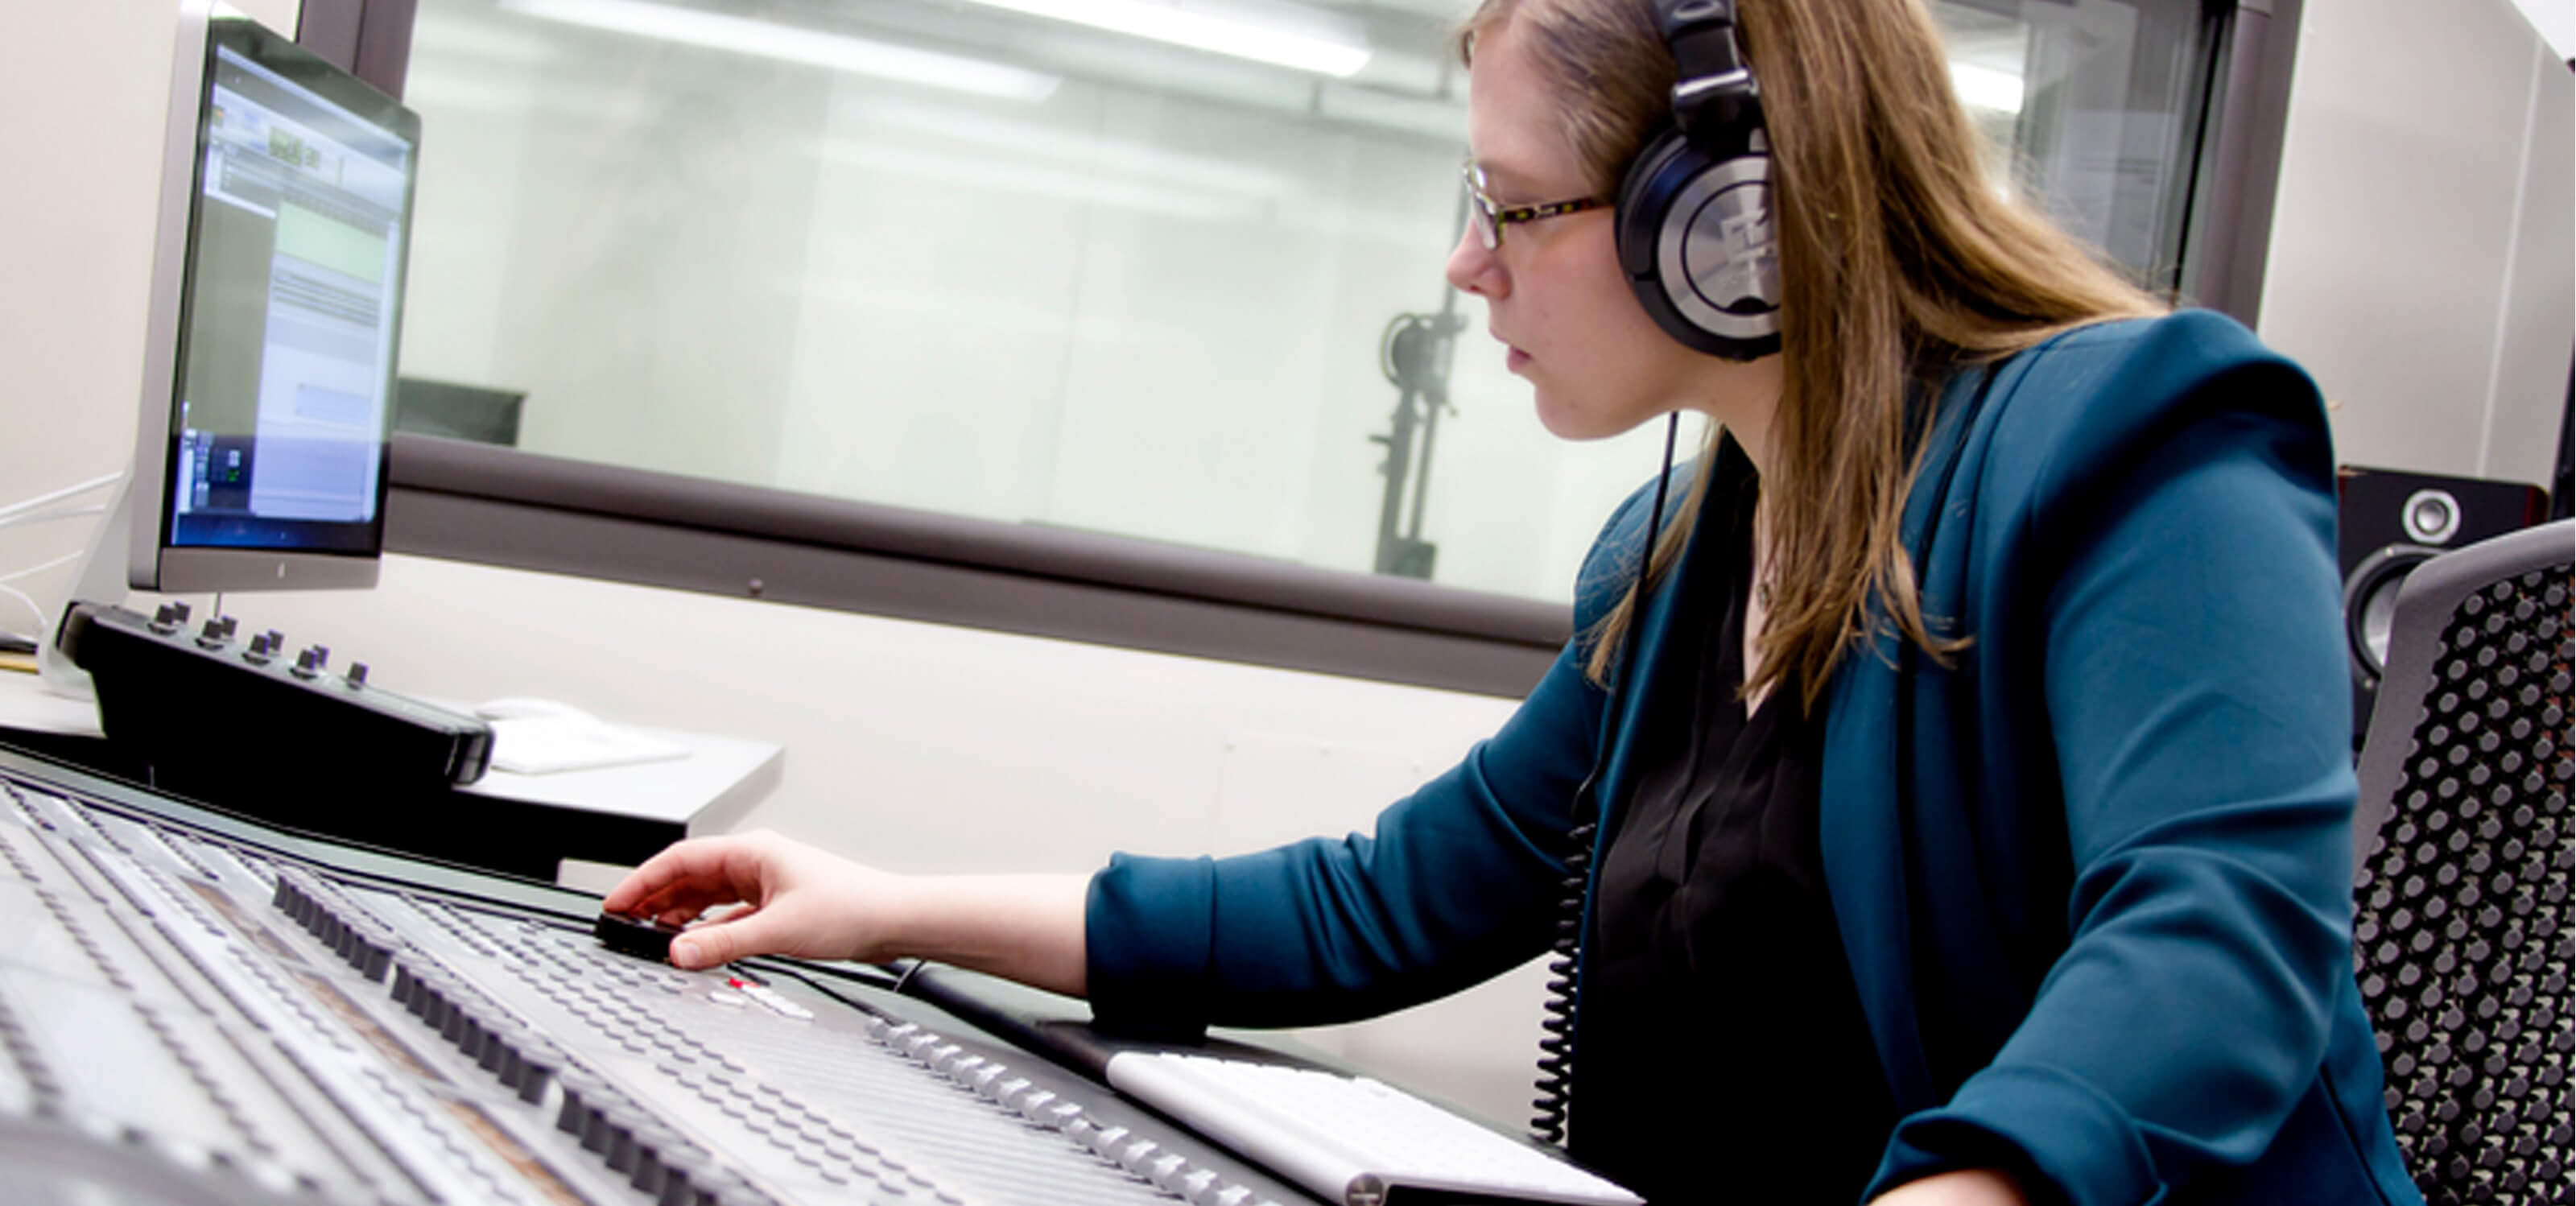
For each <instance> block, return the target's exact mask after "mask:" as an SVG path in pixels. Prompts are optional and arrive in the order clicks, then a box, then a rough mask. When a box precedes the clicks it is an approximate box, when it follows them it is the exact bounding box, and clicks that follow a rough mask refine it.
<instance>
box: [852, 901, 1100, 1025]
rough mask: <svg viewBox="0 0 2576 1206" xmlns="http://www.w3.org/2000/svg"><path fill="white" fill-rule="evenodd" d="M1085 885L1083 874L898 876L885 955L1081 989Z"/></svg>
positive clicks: (1074, 992) (1070, 991)
mask: <svg viewBox="0 0 2576 1206" xmlns="http://www.w3.org/2000/svg"><path fill="white" fill-rule="evenodd" d="M1090 884H1091V877H1090V876H1088V875H942V876H919V877H905V879H904V880H903V881H902V886H901V888H900V890H899V891H898V892H896V893H895V894H894V895H895V901H894V903H893V907H892V909H891V910H890V913H891V915H890V916H889V917H888V918H887V921H888V925H887V933H886V936H885V946H886V948H887V949H886V951H885V954H886V955H887V956H888V957H899V956H907V955H908V956H913V957H916V958H922V959H935V960H937V961H939V962H941V963H951V964H955V965H957V966H959V967H965V968H972V969H974V970H976V971H980V972H988V973H990V974H993V975H997V976H1002V977H1004V978H1006V979H1011V980H1017V981H1019V982H1021V983H1023V984H1028V985H1031V986H1034V987H1037V988H1043V989H1046V990H1048V991H1050V992H1060V993H1065V994H1067V995H1070V996H1077V997H1078V996H1081V995H1083V990H1084V980H1085V976H1084V955H1085V948H1084V946H1083V932H1082V927H1083V904H1084V898H1085V893H1087V892H1088V890H1089V888H1090Z"/></svg>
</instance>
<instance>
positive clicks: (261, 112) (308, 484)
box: [37, 0, 420, 698]
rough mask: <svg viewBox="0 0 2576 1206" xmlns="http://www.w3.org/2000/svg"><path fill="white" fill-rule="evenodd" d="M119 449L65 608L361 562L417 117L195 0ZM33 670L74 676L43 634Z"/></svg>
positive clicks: (175, 86) (82, 677) (386, 386)
mask: <svg viewBox="0 0 2576 1206" xmlns="http://www.w3.org/2000/svg"><path fill="white" fill-rule="evenodd" d="M178 29H179V36H178V48H177V51H176V53H175V54H174V55H173V56H172V58H173V66H172V69H171V80H170V112H169V121H168V124H167V126H166V136H165V143H164V146H163V158H162V162H161V196H160V206H159V213H158V219H157V222H156V224H155V227H154V231H153V264H152V282H151V294H150V299H151V300H150V308H149V311H148V317H147V322H146V326H145V338H144V356H143V401H142V408H141V412H140V415H139V418H138V421H137V423H136V429H135V438H134V445H135V447H134V470H133V472H132V474H131V475H129V476H128V477H127V479H126V481H125V483H124V484H123V486H122V487H121V488H120V489H119V490H118V491H117V496H116V502H115V504H114V505H113V507H111V508H110V512H109V515H108V518H107V522H106V523H103V524H101V525H100V526H99V529H98V534H97V536H96V537H95V538H94V539H93V540H92V541H91V542H90V547H89V550H88V553H87V555H86V557H85V558H84V559H83V562H82V565H81V568H80V571H79V574H78V577H77V579H76V580H75V581H74V583H73V585H72V593H71V596H70V598H69V599H68V600H66V604H65V610H66V612H67V613H68V611H69V609H70V608H71V607H72V606H76V605H78V604H81V603H98V604H111V605H112V604H117V603H122V602H124V600H125V598H126V591H127V590H128V589H129V588H130V589H139V590H152V591H159V592H162V593H164V594H195V593H206V592H218V591H241V590H318V589H331V588H351V587H369V586H373V585H375V583H376V566H377V558H378V555H379V554H380V553H381V551H382V550H383V547H384V520H385V485H386V482H385V479H386V472H385V470H386V453H387V450H388V449H389V447H390V444H389V442H388V436H389V435H390V433H391V429H392V420H393V411H394V370H395V363H396V360H397V349H398V337H399V336H400V334H401V331H402V296H403V270H404V265H405V260H406V257H407V255H408V253H409V250H410V244H411V206H412V185H413V181H414V178H415V176H416V167H417V164H418V161H419V152H420V119H419V118H418V117H417V116H415V115H414V114H413V113H412V112H411V111H410V110H408V109H405V108H403V107H402V106H401V105H400V104H398V103H396V102H394V101H393V100H391V99H389V98H387V97H386V96H385V95H384V94H382V93H379V92H377V91H376V90H374V89H373V88H370V87H368V86H367V85H366V84H364V83H362V82H360V81H359V80H358V79H357V78H356V77H355V76H352V75H350V74H348V73H347V72H344V71H342V70H340V69H339V68H336V67H333V66H332V65H331V64H329V63H328V62H325V61H324V60H322V59H320V58H317V57H315V56H313V55H312V54H309V53H307V52H305V51H304V50H302V49H300V48H298V47H297V46H296V45H295V43H294V41H293V40H292V39H290V38H287V37H284V36H282V35H280V34H277V33H274V32H272V31H270V30H267V29H264V28H262V27H260V26H259V25H258V24H257V23H255V22H253V21H251V20H250V19H249V18H247V17H244V16H241V15H240V14H238V13H236V12H234V11H232V10H231V9H229V8H226V7H224V6H222V5H220V4H217V3H214V2H213V0H183V3H182V4H181V6H180V15H179V26H178ZM37 655H38V656H37V660H38V663H39V666H40V668H41V670H42V671H43V675H44V682H45V685H46V688H47V689H48V690H51V691H52V692H54V693H55V694H58V695H66V696H71V697H73V698H87V697H88V696H89V695H90V692H91V687H90V683H89V676H88V675H86V674H84V673H83V672H81V670H80V669H79V668H78V667H76V666H73V665H72V664H71V661H70V659H69V658H67V657H65V656H64V655H63V653H62V651H61V650H60V649H59V648H57V647H56V645H55V643H54V641H53V640H52V639H50V638H49V639H47V640H46V641H45V642H44V643H43V644H42V645H41V646H40V647H39V648H38V650H37Z"/></svg>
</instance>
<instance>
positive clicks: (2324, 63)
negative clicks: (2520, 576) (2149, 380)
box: [2261, 0, 2576, 485]
mask: <svg viewBox="0 0 2576 1206" xmlns="http://www.w3.org/2000/svg"><path fill="white" fill-rule="evenodd" d="M2571 196H2576V77H2572V76H2571V74H2570V72H2569V70H2568V67H2567V64H2566V63H2565V62H2563V61H2561V60H2560V59H2559V58H2558V57H2557V54H2556V52H2555V51H2553V50H2551V49H2550V48H2549V47H2548V46H2547V45H2546V44H2545V43H2544V42H2543V40H2542V39H2541V38H2540V36H2539V35H2538V34H2537V33H2536V32H2534V31H2533V29H2532V27H2531V25H2530V23H2529V22H2528V21H2527V20H2525V18H2524V16H2523V14H2522V13H2520V12H2519V11H2517V10H2516V9H2515V7H2514V6H2513V4H2512V3H2510V2H2509V0H2446V2H2445V3H2444V4H2442V5H2441V6H2440V15H2439V16H2438V18H2436V17H2434V16H2433V15H2432V12H2431V10H2430V9H2428V8H2427V7H2426V6H2425V5H2424V4H2423V3H2421V0H2327V2H2319V0H2311V2H2310V3H2308V4H2307V5H2305V6H2304V15H2303V16H2302V18H2301V25H2300V30H2299V46H2298V68H2297V74H2296V75H2295V76H2294V77H2293V79H2292V82H2291V88H2290V125H2289V133H2288V140H2287V142H2286V144H2285V146H2284V147H2283V152H2282V167H2281V187H2280V195H2279V202H2278V208H2277V209H2276V211H2275V212H2274V214H2273V226H2272V231H2273V235H2272V247H2271V259H2270V262H2269V263H2268V264H2267V265H2266V267H2265V270H2264V287H2263V303H2262V307H2263V308H2262V316H2261V329H2262V335H2263V338H2264V339H2265V341H2267V342H2269V343H2271V344H2272V345H2273V346H2274V347H2276V348H2279V349H2280V350H2282V351H2283V352H2286V353H2288V354H2290V355H2291V356H2294V357H2296V358H2298V359H2299V360H2300V361H2301V362H2302V363H2304V364H2305V365H2307V367H2308V369H2309V371H2310V372H2312V373H2314V374H2315V375H2316V377H2317V380H2318V381H2319V383H2320V384H2322V385H2323V386H2324V388H2325V392H2326V395H2327V397H2329V398H2331V399H2333V400H2334V401H2335V403H2336V404H2337V405H2338V407H2339V409H2337V410H2336V412H2335V416H2334V423H2335V437H2336V442H2337V454H2338V455H2339V456H2340V457H2341V459H2342V460H2344V461H2345V462H2346V463H2349V464H2359V465H2375V466H2383V467H2390V468H2400V469H2414V470H2421V471H2425V472H2432V473H2446V474H2460V475H2467V476H2478V477H2499V478H2508V479H2512V480H2517V481H2523V482H2530V483H2534V484H2541V485H2546V484H2547V482H2548V480H2549V472H2550V467H2551V458H2552V456H2553V455H2554V454H2555V451H2556V449H2557V446H2558V425H2559V421H2560V420H2559V416H2560V415H2561V414H2562V413H2563V412H2564V407H2565V404H2566V398H2567V372H2568V359H2569V354H2570V350H2571V348H2576V209H2571Z"/></svg>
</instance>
